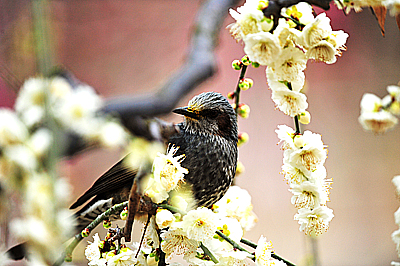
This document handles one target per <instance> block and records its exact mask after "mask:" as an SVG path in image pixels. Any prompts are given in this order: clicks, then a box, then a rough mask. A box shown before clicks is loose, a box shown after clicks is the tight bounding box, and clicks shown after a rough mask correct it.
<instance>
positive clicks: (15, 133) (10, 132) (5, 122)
mask: <svg viewBox="0 0 400 266" xmlns="http://www.w3.org/2000/svg"><path fill="white" fill-rule="evenodd" d="M28 135H29V132H28V129H27V128H26V126H25V124H24V123H23V122H22V121H21V120H20V119H19V118H18V116H17V115H16V113H14V112H13V111H12V110H10V109H7V108H0V147H4V146H7V145H11V144H17V143H22V142H25V141H26V140H27V139H28Z"/></svg>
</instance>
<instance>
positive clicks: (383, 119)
mask: <svg viewBox="0 0 400 266" xmlns="http://www.w3.org/2000/svg"><path fill="white" fill-rule="evenodd" d="M358 121H359V122H360V124H361V125H362V127H363V128H364V129H365V130H371V131H373V132H375V133H385V132H386V131H388V130H389V129H391V128H393V127H394V126H395V125H397V123H398V119H397V118H396V117H395V116H393V115H392V114H391V113H389V112H388V111H385V110H382V111H379V112H364V113H361V115H360V116H359V117H358Z"/></svg>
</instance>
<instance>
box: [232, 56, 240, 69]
mask: <svg viewBox="0 0 400 266" xmlns="http://www.w3.org/2000/svg"><path fill="white" fill-rule="evenodd" d="M232 68H233V69H234V70H240V69H241V68H242V62H240V61H239V60H237V59H235V60H233V61H232Z"/></svg>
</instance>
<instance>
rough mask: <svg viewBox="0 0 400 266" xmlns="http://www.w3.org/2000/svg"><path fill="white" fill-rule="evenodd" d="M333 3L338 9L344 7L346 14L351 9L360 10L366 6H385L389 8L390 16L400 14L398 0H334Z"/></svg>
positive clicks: (399, 2)
mask: <svg viewBox="0 0 400 266" xmlns="http://www.w3.org/2000/svg"><path fill="white" fill-rule="evenodd" d="M335 4H336V6H337V7H338V8H339V9H344V10H345V12H346V14H349V13H350V12H351V10H352V9H354V11H355V12H360V11H362V9H363V8H366V7H372V8H375V7H385V8H387V9H389V11H390V12H389V13H390V15H391V16H398V15H399V14H400V1H398V0H343V1H342V0H335ZM385 13H386V10H385Z"/></svg>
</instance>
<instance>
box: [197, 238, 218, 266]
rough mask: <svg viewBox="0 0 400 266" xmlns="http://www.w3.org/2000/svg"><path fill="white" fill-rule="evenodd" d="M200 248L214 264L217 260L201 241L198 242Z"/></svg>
mask: <svg viewBox="0 0 400 266" xmlns="http://www.w3.org/2000/svg"><path fill="white" fill-rule="evenodd" d="M200 248H201V249H202V250H203V251H204V254H205V255H207V256H208V257H210V259H211V260H212V262H214V263H215V264H217V263H218V260H217V259H216V258H215V257H214V255H213V254H212V253H211V251H210V250H209V249H208V248H207V247H206V246H204V245H203V242H200Z"/></svg>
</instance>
